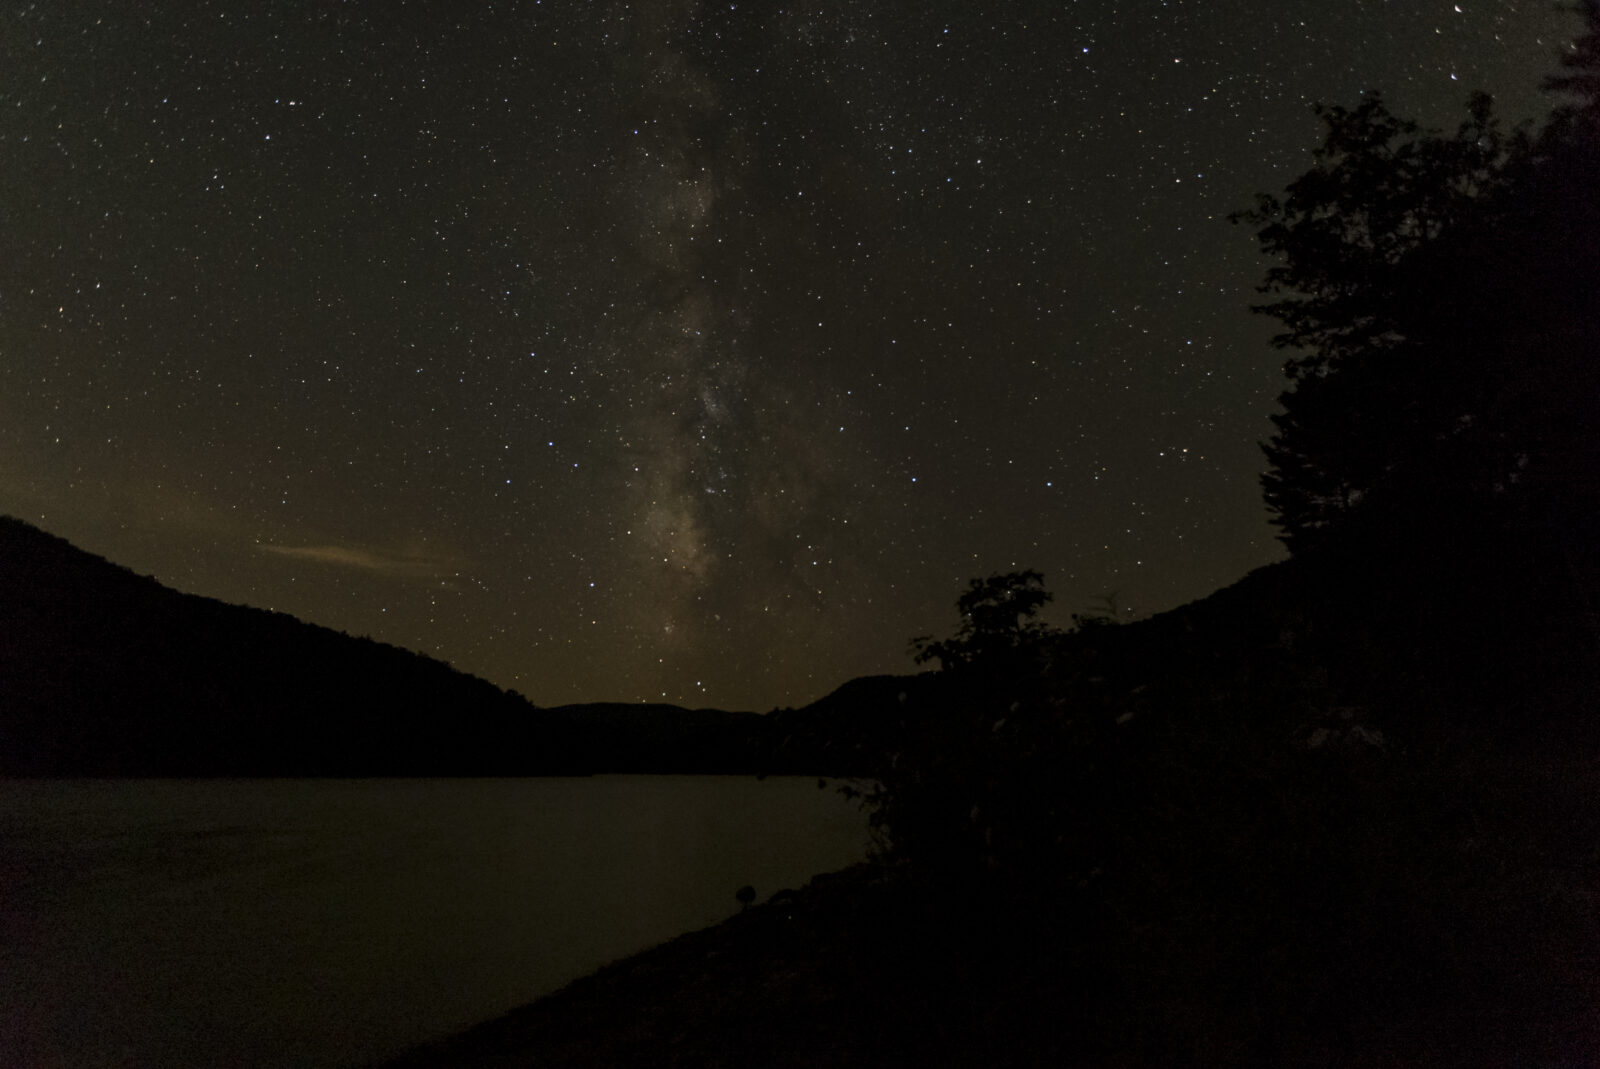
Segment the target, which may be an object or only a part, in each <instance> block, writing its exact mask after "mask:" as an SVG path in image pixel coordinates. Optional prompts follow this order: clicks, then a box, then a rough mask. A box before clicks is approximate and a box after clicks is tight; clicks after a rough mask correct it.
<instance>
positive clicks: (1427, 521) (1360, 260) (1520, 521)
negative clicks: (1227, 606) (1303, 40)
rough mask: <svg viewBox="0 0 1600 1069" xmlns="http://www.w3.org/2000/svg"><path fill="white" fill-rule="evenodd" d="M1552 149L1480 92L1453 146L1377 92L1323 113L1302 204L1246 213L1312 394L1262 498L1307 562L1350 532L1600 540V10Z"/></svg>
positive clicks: (1292, 397)
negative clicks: (1535, 533) (1517, 533)
mask: <svg viewBox="0 0 1600 1069" xmlns="http://www.w3.org/2000/svg"><path fill="white" fill-rule="evenodd" d="M1581 10H1582V11H1583V13H1584V15H1585V17H1586V19H1587V31H1586V33H1585V34H1584V35H1583V36H1582V37H1581V38H1580V39H1579V41H1578V42H1577V43H1576V45H1575V47H1574V48H1573V49H1572V50H1571V51H1570V52H1569V53H1567V54H1566V55H1565V56H1563V60H1562V62H1563V73H1562V74H1559V75H1557V76H1555V77H1552V78H1550V79H1548V80H1547V83H1546V85H1547V88H1549V89H1551V90H1552V91H1555V92H1558V93H1563V94H1566V95H1568V96H1570V97H1573V98H1575V100H1574V102H1571V103H1566V104H1563V105H1561V106H1559V107H1557V108H1556V109H1555V111H1554V112H1553V114H1552V117H1551V119H1550V121H1549V122H1548V123H1547V124H1546V125H1545V127H1544V128H1543V129H1542V130H1541V131H1539V132H1538V133H1537V134H1533V133H1531V132H1530V131H1529V130H1528V129H1526V128H1520V129H1518V130H1516V131H1514V132H1512V133H1510V134H1507V133H1505V132H1503V131H1502V129H1501V127H1500V124H1499V122H1498V121H1497V120H1496V118H1495V116H1494V112H1493V105H1492V101H1491V100H1490V99H1489V98H1488V97H1487V96H1486V95H1483V94H1477V95H1474V96H1473V97H1472V98H1471V100H1470V101H1469V102H1468V104H1467V116H1466V118H1465V119H1464V120H1463V121H1462V122H1461V124H1460V125H1459V126H1458V127H1457V129H1456V130H1455V131H1454V132H1453V133H1449V134H1443V133H1439V132H1436V131H1423V130H1421V129H1420V128H1419V127H1418V126H1417V125H1416V124H1415V123H1413V122H1411V121H1409V120H1406V119H1403V118H1400V117H1397V116H1395V115H1394V114H1393V113H1392V112H1390V111H1389V109H1388V107H1387V105H1386V104H1385V103H1384V101H1383V99H1382V97H1381V96H1379V95H1378V94H1375V93H1374V94H1370V95H1368V96H1367V97H1366V99H1365V100H1364V101H1363V102H1362V103H1361V104H1360V105H1359V106H1357V107H1355V108H1344V107H1339V106H1331V107H1324V106H1319V107H1318V114H1319V115H1320V116H1321V118H1322V121H1323V124H1324V127H1325V139H1324V142H1323V145H1322V147H1321V148H1320V149H1319V150H1318V151H1317V153H1316V158H1315V163H1314V165H1313V167H1312V168H1311V169H1310V170H1309V171H1307V172H1306V173H1305V174H1304V175H1302V176H1301V177H1299V178H1298V179H1296V180H1295V181H1294V182H1292V183H1290V184H1289V186H1288V187H1287V189H1286V190H1285V192H1284V194H1283V195H1281V196H1278V195H1269V194H1263V195H1261V196H1260V197H1259V198H1258V201H1257V204H1256V206H1255V208H1254V209H1252V210H1249V211H1245V212H1240V213H1237V214H1236V215H1235V217H1234V218H1235V220H1236V221H1242V222H1247V223H1251V224H1254V225H1256V226H1257V227H1258V228H1259V229H1258V231H1257V239H1258V241H1259V242H1260V244H1261V246H1262V248H1263V249H1264V250H1265V251H1266V252H1268V253H1269V254H1271V255H1272V256H1273V257H1274V258H1275V259H1276V260H1277V261H1278V262H1277V263H1276V264H1275V265H1274V266H1273V267H1272V268H1271V269H1270V270H1269V271H1268V273H1267V275H1266V279H1265V281H1264V283H1263V285H1262V286H1261V291H1262V292H1263V293H1264V294H1266V295H1268V296H1269V297H1272V298H1274V299H1273V300H1271V301H1269V302H1267V303H1264V304H1261V305H1258V306H1256V311H1258V312H1261V313H1263V314H1266V315H1268V316H1271V317H1273V318H1275V319H1277V320H1278V321H1279V322H1280V323H1281V324H1282V325H1283V327H1284V330H1283V331H1282V332H1281V333H1279V334H1278V335H1277V337H1276V338H1275V339H1274V344H1276V345H1277V346H1279V347H1280V348H1284V349H1286V350H1289V351H1290V353H1291V356H1290V358H1289V360H1288V362H1287V365H1286V372H1287V374H1288V376H1289V378H1290V380H1291V388H1290V389H1289V390H1288V391H1287V392H1285V393H1284V394H1283V395H1282V397H1281V398H1280V401H1281V403H1282V405H1283V411H1282V412H1281V413H1279V414H1277V415H1275V416H1274V417H1273V422H1274V425H1275V427H1276V432H1275V433H1274V435H1273V436H1272V438H1271V440H1270V441H1269V442H1267V443H1266V444H1265V445H1264V446H1263V449H1264V451H1265V453H1266V456H1267V461H1268V469H1267V471H1266V473H1265V474H1264V476H1263V479H1262V485H1263V490H1264V494H1265V498H1266V503H1267V505H1268V508H1269V510H1270V512H1271V514H1272V518H1273V522H1274V523H1275V524H1276V525H1277V526H1278V527H1279V528H1280V530H1281V536H1282V538H1283V540H1284V541H1285V542H1286V543H1287V544H1288V545H1289V547H1290V549H1291V550H1295V551H1298V550H1302V549H1305V548H1307V547H1309V546H1312V545H1315V544H1318V543H1322V542H1325V541H1327V539H1328V538H1329V537H1330V536H1333V535H1336V534H1338V533H1340V532H1342V533H1343V535H1351V534H1355V533H1358V532H1363V531H1364V532H1366V533H1367V534H1369V535H1381V536H1382V537H1385V538H1390V539H1404V538H1415V537H1425V536H1424V535H1422V532H1425V531H1438V530H1440V529H1441V525H1448V526H1450V527H1458V526H1459V525H1460V524H1462V523H1464V522H1469V523H1471V524H1475V525H1484V524H1487V525H1490V526H1493V525H1499V526H1500V527H1502V528H1504V527H1505V526H1506V525H1508V524H1509V525H1511V526H1513V527H1516V528H1517V529H1519V530H1521V531H1524V532H1527V531H1529V530H1532V529H1533V528H1536V527H1541V526H1542V527H1544V528H1553V527H1555V526H1557V525H1560V526H1571V525H1573V524H1579V525H1584V526H1586V525H1587V524H1588V523H1589V522H1590V521H1592V519H1593V517H1594V514H1595V505H1596V494H1595V487H1594V486H1593V485H1592V484H1593V479H1592V478H1590V477H1588V476H1586V475H1585V474H1584V472H1585V471H1586V470H1588V471H1593V470H1596V469H1595V468H1594V467H1593V465H1594V463H1595V462H1596V461H1597V460H1600V453H1597V448H1596V437H1597V436H1596V431H1595V427H1594V420H1593V417H1592V412H1593V411H1595V409H1596V407H1597V406H1600V377H1597V360H1596V355H1597V353H1600V334H1597V323H1600V286H1597V285H1596V279H1597V278H1600V198H1597V197H1596V194H1595V186H1594V176H1595V175H1596V174H1600V2H1597V0H1586V2H1585V3H1584V5H1583V7H1582V9H1581Z"/></svg>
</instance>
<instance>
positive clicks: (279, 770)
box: [0, 518, 578, 775]
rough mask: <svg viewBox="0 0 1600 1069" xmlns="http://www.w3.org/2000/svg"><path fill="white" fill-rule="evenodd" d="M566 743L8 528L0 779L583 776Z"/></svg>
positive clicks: (391, 663) (1, 609)
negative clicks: (4, 776) (566, 773)
mask: <svg viewBox="0 0 1600 1069" xmlns="http://www.w3.org/2000/svg"><path fill="white" fill-rule="evenodd" d="M570 733H571V726H570V725H569V724H564V723H562V722H559V721H556V720H553V719H552V718H549V717H545V716H541V715H540V714H539V713H538V712H537V711H536V710H535V709H534V708H533V707H532V706H530V705H529V704H528V703H527V702H526V701H525V700H523V699H522V698H521V697H519V696H517V695H515V694H510V693H506V692H504V691H502V690H500V689H498V688H496V687H494V686H492V685H491V684H489V683H486V682H484V681H483V680H480V679H476V678H473V677H471V676H468V675H465V674H463V673H461V672H458V671H456V670H454V669H452V668H451V667H450V666H448V665H446V664H443V663H441V662H439V661H435V660H432V659H430V658H428V657H424V656H421V655H419V654H415V653H411V652H408V651H405V650H402V649H399V648H396V647H394V646H389V645H384V644H382V643H378V642H374V641H372V640H370V639H365V638H352V637H350V636H348V635H345V634H341V633H339V632H335V631H331V630H329V629H327V628H324V627H316V626H313V625H309V624H305V623H302V622H300V621H298V620H296V619H294V618H293V617H290V616H287V615H284V614H281V613H273V612H266V611H263V610H260V609H251V608H245V607H242V606H237V605H228V604H225V603H223V602H220V601H215V600H212V599H209V598H202V597H196V596H194V595H190V594H181V593H178V592H176V591H173V590H170V589H168V588H166V587H163V586H162V585H161V584H159V583H157V582H156V581H155V580H154V579H152V578H148V577H144V576H139V575H135V574H134V573H133V572H131V571H129V570H128V569H126V568H122V567H119V566H117V565H114V564H111V563H109V562H107V561H106V560H104V559H102V558H100V557H96V556H94V555H92V554H89V553H85V552H83V551H82V550H79V549H76V548H75V547H73V546H72V545H70V544H69V543H67V542H66V541H64V540H62V539H60V538H56V537H54V536H52V535H48V534H46V533H44V532H42V531H39V530H37V529H36V528H34V527H32V526H30V525H28V524H26V523H23V522H22V521H20V520H15V519H11V518H0V773H3V774H7V775H367V774H384V775H407V774H430V775H441V774H453V773H474V774H514V773H516V774H525V773H533V772H554V771H578V769H576V768H573V767H572V762H571V759H570V757H569V756H568V755H569V754H570V753H571V751H572V748H573V747H572V744H573V740H572V739H571V738H570Z"/></svg>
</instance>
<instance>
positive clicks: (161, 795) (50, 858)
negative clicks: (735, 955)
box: [0, 776, 867, 1069]
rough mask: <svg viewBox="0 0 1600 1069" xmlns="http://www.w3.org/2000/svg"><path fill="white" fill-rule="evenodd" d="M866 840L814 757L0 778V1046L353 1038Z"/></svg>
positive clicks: (535, 984)
mask: <svg viewBox="0 0 1600 1069" xmlns="http://www.w3.org/2000/svg"><path fill="white" fill-rule="evenodd" d="M866 844H867V834H866V822H865V818H864V817H863V815H862V814H861V812H860V811H859V810H858V809H856V808H855V806H854V805H853V804H852V803H849V802H847V801H845V800H843V799H841V798H840V797H839V796H838V795H837V793H836V792H834V791H833V790H832V789H831V788H830V789H829V790H825V791H822V790H818V789H817V785H816V781H815V780H811V779H790V778H777V779H769V780H766V781H764V782H758V781H756V780H755V779H753V778H743V777H717V776H606V777H597V778H591V779H521V780H202V781H193V780H120V781H118V780H92V781H69V782H41V781H23V782H3V781H0V1064H3V1065H4V1066H6V1067H8V1069H9V1067H11V1066H29V1067H32V1066H41V1067H42V1066H52V1067H54V1066H63V1067H66V1066H70V1067H74V1069H77V1067H85V1069H88V1067H100V1066H120V1067H144V1066H150V1067H157V1066H159V1067H163V1069H166V1067H183V1066H262V1067H266V1066H343V1065H354V1064H360V1063H363V1062H366V1061H369V1060H372V1059H374V1058H379V1057H382V1056H384V1055H386V1054H391V1053H394V1052H396V1051H398V1050H400V1049H402V1048H404V1047H405V1046H407V1045H409V1044H411V1043H413V1042H416V1041H419V1040H422V1039H426V1038H430V1037H433V1036H437V1035H441V1034H444V1033H447V1032H450V1031H453V1030H455V1029H457V1028H460V1027H463V1026H465V1025H469V1024H472V1023H475V1022H477V1021H480V1020H484V1019H486V1018H489V1017H492V1016H495V1015H497V1014H499V1013H501V1012H503V1011H505V1010H507V1009H510V1008H511V1007H513V1006H516V1005H519V1004H521V1003H524V1002H527V1001H529V1000H530V999H533V998H536V997H538V996H539V995H542V994H546V993H548V992H550V991H552V990H554V989H556V988H558V987H560V986H561V985H562V984H564V983H566V982H567V981H569V980H572V979H573V978H575V977H578V976H581V975H583V974H585V973H588V972H591V971H593V970H594V969H595V968H596V967H598V966H600V965H602V964H604V963H605V962H607V961H611V960H614V959H616V958H618V957H622V956H625V955H627V954H629V953H632V952H634V951H637V950H640V949H642V948H644V947H647V946H650V945H653V944H655V943H658V942H660V941H662V940H664V939H667V938H670V937H671V936H673V935H676V934H678V933H680V932H684V931H689V930H692V929H695V928H700V927H704V926H705V925H708V924H712V923H715V922H717V921H719V920H722V919H723V918H725V917H727V916H728V915H729V914H731V913H733V912H734V911H735V910H736V909H737V908H738V906H737V903H736V902H735V901H734V891H735V890H737V889H738V888H739V887H740V886H741V885H743V884H746V883H751V884H754V885H755V886H756V889H757V890H758V892H760V894H761V896H762V897H766V896H767V895H769V894H771V893H772V892H773V891H776V890H778V889H780V888H782V887H797V886H799V885H800V884H802V883H804V882H805V881H806V880H807V879H809V878H810V877H811V876H813V875H815V874H817V873H820V872H826V871H830V870H833V869H838V868H842V867H844V866H846V865H849V864H851V863H853V862H855V861H857V860H859V859H860V858H861V857H863V856H864V854H865V850H866Z"/></svg>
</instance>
